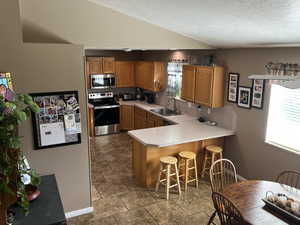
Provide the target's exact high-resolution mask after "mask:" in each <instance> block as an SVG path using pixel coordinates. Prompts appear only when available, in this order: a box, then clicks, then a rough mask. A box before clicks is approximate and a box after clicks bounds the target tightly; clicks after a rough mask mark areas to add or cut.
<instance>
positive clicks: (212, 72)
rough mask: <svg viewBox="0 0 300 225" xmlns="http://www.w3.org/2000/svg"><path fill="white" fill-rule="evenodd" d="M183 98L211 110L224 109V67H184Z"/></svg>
mask: <svg viewBox="0 0 300 225" xmlns="http://www.w3.org/2000/svg"><path fill="white" fill-rule="evenodd" d="M181 98H182V99H184V100H187V101H191V102H195V103H197V104H200V105H204V106H207V107H210V108H217V107H223V106H224V69H223V67H219V66H214V67H210V66H192V65H184V66H183V73H182V89H181Z"/></svg>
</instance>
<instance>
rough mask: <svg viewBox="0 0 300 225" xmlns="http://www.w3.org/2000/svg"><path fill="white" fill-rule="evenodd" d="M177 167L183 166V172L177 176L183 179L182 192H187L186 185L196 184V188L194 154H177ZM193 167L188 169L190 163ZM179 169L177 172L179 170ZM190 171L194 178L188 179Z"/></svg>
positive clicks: (196, 177) (196, 174)
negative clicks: (192, 171) (192, 172)
mask: <svg viewBox="0 0 300 225" xmlns="http://www.w3.org/2000/svg"><path fill="white" fill-rule="evenodd" d="M178 155H179V167H180V168H181V167H182V166H184V172H183V173H180V174H179V177H183V178H184V191H187V187H188V183H191V182H194V181H195V182H196V187H197V188H198V173H197V162H196V154H195V153H193V152H180V153H179V154H178ZM191 162H193V165H192V166H191V167H190V163H191ZM180 168H179V170H180ZM190 170H194V175H195V176H194V178H192V179H190Z"/></svg>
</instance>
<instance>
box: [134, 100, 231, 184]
mask: <svg viewBox="0 0 300 225" xmlns="http://www.w3.org/2000/svg"><path fill="white" fill-rule="evenodd" d="M136 106H137V107H142V104H137V105H136ZM143 108H144V109H145V108H146V107H143ZM148 110H149V109H148ZM163 118H164V119H166V120H169V121H170V122H173V123H176V125H169V126H161V127H153V128H147V129H140V130H132V131H129V132H128V134H129V135H130V136H131V137H132V138H133V146H132V151H133V152H132V157H133V158H132V163H133V175H134V177H135V179H136V181H137V183H138V184H139V185H140V186H143V187H153V186H154V185H155V183H156V180H157V176H158V171H159V164H160V161H159V159H160V157H163V156H170V155H172V156H175V155H176V154H178V153H179V152H181V151H192V152H195V153H197V155H198V157H197V158H198V165H200V164H201V162H202V157H203V154H202V153H203V149H204V148H205V147H206V146H208V145H212V144H214V145H219V146H224V139H225V137H226V136H231V135H234V131H232V130H227V129H224V128H220V127H217V126H209V125H207V124H204V123H200V122H199V121H198V120H197V119H196V118H194V119H192V118H191V117H189V116H186V115H178V116H168V117H163ZM185 119H186V120H185ZM198 168H199V169H200V168H201V166H198Z"/></svg>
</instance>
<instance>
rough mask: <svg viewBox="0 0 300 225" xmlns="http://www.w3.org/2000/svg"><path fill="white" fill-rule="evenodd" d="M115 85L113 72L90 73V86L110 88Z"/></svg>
mask: <svg viewBox="0 0 300 225" xmlns="http://www.w3.org/2000/svg"><path fill="white" fill-rule="evenodd" d="M112 87H116V77H115V75H113V74H93V75H91V88H92V89H101V88H112Z"/></svg>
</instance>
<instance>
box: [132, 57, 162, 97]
mask: <svg viewBox="0 0 300 225" xmlns="http://www.w3.org/2000/svg"><path fill="white" fill-rule="evenodd" d="M166 68H167V67H166V63H164V62H149V61H139V62H137V63H136V64H135V83H136V86H137V87H140V88H143V89H146V90H149V91H154V92H158V91H162V90H163V89H165V88H166V83H167V70H166Z"/></svg>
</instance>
